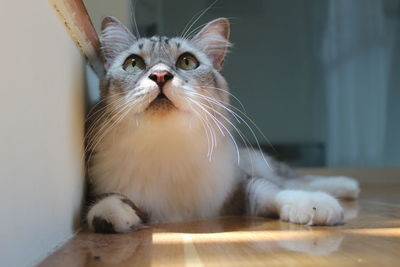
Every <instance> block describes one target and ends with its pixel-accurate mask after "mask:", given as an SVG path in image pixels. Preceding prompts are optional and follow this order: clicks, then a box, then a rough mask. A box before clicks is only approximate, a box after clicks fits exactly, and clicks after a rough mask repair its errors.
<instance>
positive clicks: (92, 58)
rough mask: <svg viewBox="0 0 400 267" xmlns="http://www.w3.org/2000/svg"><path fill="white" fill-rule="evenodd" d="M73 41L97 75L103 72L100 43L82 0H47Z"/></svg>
mask: <svg viewBox="0 0 400 267" xmlns="http://www.w3.org/2000/svg"><path fill="white" fill-rule="evenodd" d="M49 1H50V3H51V4H52V5H53V7H54V8H55V10H56V11H57V13H58V14H59V15H60V17H61V19H62V20H63V22H64V25H65V27H66V29H67V31H68V33H69V34H70V36H71V38H72V39H73V41H74V42H75V43H76V45H77V46H78V48H79V49H80V50H81V52H82V53H83V54H84V55H85V57H86V58H87V59H88V61H89V63H90V65H91V66H92V67H93V69H94V71H95V72H96V73H97V75H98V76H99V77H102V76H103V74H104V68H103V63H102V59H101V56H100V43H99V39H98V37H97V33H96V30H95V29H94V27H93V25H92V21H91V19H90V17H89V15H88V13H87V10H86V8H85V5H84V4H83V2H82V0H49Z"/></svg>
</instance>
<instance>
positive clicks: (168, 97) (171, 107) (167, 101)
mask: <svg viewBox="0 0 400 267" xmlns="http://www.w3.org/2000/svg"><path fill="white" fill-rule="evenodd" d="M228 38H229V21H228V20H227V19H225V18H219V19H216V20H213V21H211V22H209V23H208V24H207V25H206V26H204V27H203V28H202V29H201V30H200V31H199V33H197V34H196V35H195V36H194V37H193V38H190V39H189V38H182V37H173V38H167V37H162V36H154V37H151V38H137V37H136V36H134V35H133V34H132V33H131V32H130V31H129V30H128V29H127V28H126V27H125V26H124V25H123V24H122V23H121V22H120V21H118V20H117V19H115V18H113V17H107V18H105V19H104V20H103V23H102V34H101V37H100V42H101V51H102V55H103V59H104V66H105V69H106V75H105V76H104V78H103V80H102V85H101V94H102V97H103V99H105V100H106V102H108V104H109V105H108V108H109V109H114V110H118V109H120V110H122V109H124V110H125V111H128V110H129V113H131V114H137V115H143V114H150V115H151V116H153V117H154V116H156V117H165V115H168V114H171V113H178V114H180V113H181V114H186V115H187V114H189V115H192V116H193V117H196V116H197V117H198V116H199V115H203V116H206V117H207V116H208V115H207V113H210V114H214V115H215V116H217V115H216V114H218V113H221V114H224V113H225V110H224V108H223V107H221V105H220V104H222V103H223V104H227V103H228V101H229V97H228V95H229V93H228V92H227V90H228V88H227V85H226V82H225V80H224V78H223V77H222V75H221V74H220V71H221V69H222V67H223V63H224V58H225V54H226V52H227V49H228V47H229V41H228ZM219 103H220V104H219Z"/></svg>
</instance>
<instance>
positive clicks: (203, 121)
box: [188, 103, 211, 160]
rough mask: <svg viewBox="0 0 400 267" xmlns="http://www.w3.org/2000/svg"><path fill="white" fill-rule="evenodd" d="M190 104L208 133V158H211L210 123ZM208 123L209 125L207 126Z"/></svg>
mask: <svg viewBox="0 0 400 267" xmlns="http://www.w3.org/2000/svg"><path fill="white" fill-rule="evenodd" d="M188 104H189V105H190V107H191V108H192V111H193V112H194V113H195V115H196V116H197V117H198V118H199V120H200V121H201V124H202V125H203V128H204V132H205V133H206V139H207V158H209V159H210V160H211V157H210V155H211V143H210V138H211V137H210V136H209V134H208V129H207V127H210V125H208V124H207V122H205V120H204V118H202V116H201V114H200V113H199V112H198V111H197V110H196V109H195V108H194V107H193V106H192V104H191V103H188ZM206 124H207V127H206ZM210 131H211V129H210Z"/></svg>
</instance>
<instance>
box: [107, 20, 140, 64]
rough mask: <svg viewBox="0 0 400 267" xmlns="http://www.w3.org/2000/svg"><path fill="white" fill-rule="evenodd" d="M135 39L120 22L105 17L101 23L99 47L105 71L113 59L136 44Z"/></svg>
mask: <svg viewBox="0 0 400 267" xmlns="http://www.w3.org/2000/svg"><path fill="white" fill-rule="evenodd" d="M136 40H137V39H136V37H135V36H134V35H133V34H132V33H131V32H130V31H129V30H128V28H127V27H125V25H124V24H122V22H120V21H119V20H118V19H116V18H114V17H106V18H105V19H103V22H102V23H101V36H100V45H101V52H102V55H103V59H104V67H105V68H106V70H107V69H108V68H109V67H110V65H111V63H112V62H113V61H114V59H115V57H116V56H117V55H118V54H119V53H121V52H123V51H125V50H127V49H128V48H129V47H131V46H132V45H133V43H135V42H136Z"/></svg>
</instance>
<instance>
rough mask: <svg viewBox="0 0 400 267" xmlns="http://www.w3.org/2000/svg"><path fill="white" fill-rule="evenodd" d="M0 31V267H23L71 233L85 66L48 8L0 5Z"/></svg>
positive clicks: (77, 201)
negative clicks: (0, 30)
mask: <svg viewBox="0 0 400 267" xmlns="http://www.w3.org/2000/svg"><path fill="white" fill-rule="evenodd" d="M0 25H2V32H1V40H0V58H1V64H0V183H1V187H0V214H1V219H0V266H26V265H33V264H35V263H36V262H37V261H38V260H40V259H41V258H43V257H44V256H46V254H47V253H48V252H50V250H51V249H53V248H54V247H55V246H56V245H58V244H60V242H62V241H63V240H65V239H66V238H68V237H70V236H71V235H72V234H73V233H74V231H75V230H76V229H77V227H78V223H79V213H80V207H81V202H82V196H83V188H84V172H83V164H82V152H83V150H82V144H83V121H84V117H83V116H84V68H83V67H84V61H83V58H82V56H81V55H80V53H79V51H78V49H77V48H76V46H75V44H74V43H73V42H72V40H71V38H70V36H69V35H68V34H67V32H66V30H65V27H64V24H63V22H62V21H61V20H60V18H59V17H58V16H57V14H56V12H55V10H54V9H53V7H52V6H51V4H50V3H49V2H48V1H15V0H0Z"/></svg>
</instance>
